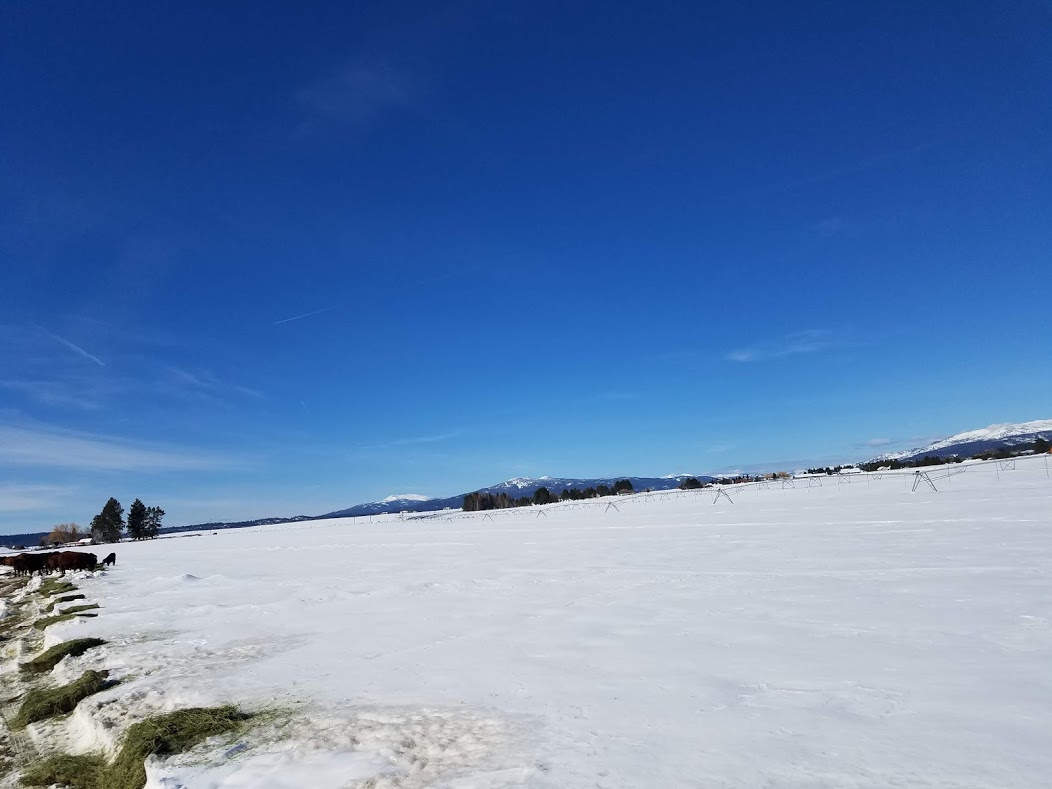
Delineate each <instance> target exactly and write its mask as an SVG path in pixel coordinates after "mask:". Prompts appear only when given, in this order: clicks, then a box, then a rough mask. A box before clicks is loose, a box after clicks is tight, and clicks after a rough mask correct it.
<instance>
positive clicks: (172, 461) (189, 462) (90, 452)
mask: <svg viewBox="0 0 1052 789" xmlns="http://www.w3.org/2000/svg"><path fill="white" fill-rule="evenodd" d="M0 465H7V466H15V467H25V466H38V467H44V468H56V469H78V470H81V471H139V472H157V471H209V470H221V469H226V470H230V469H236V468H245V467H247V466H250V465H251V462H250V460H249V459H248V458H245V457H237V456H233V455H224V454H218V453H215V452H212V451H203V450H196V449H193V448H190V447H178V446H171V445H164V444H150V443H145V442H138V441H128V440H124V439H120V438H113V437H109V436H97V435H92V434H88V433H76V432H72V431H64V430H59V429H55V428H51V427H40V426H33V427H19V426H7V425H0Z"/></svg>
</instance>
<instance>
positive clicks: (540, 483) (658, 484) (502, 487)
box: [321, 474, 712, 518]
mask: <svg viewBox="0 0 1052 789" xmlns="http://www.w3.org/2000/svg"><path fill="white" fill-rule="evenodd" d="M688 477H696V478H697V479H699V480H701V481H702V482H709V481H711V480H712V477H709V476H705V475H704V474H675V475H670V476H666V477H603V478H600V479H577V478H573V477H515V478H514V479H508V480H505V481H504V482H498V483H497V484H496V485H490V486H489V487H485V488H476V489H475V490H471V491H465V492H464V493H458V494H457V495H455V496H450V497H449V498H444V499H431V498H428V497H427V496H421V495H419V494H417V493H406V494H400V495H397V496H388V497H387V498H386V499H383V500H382V501H372V502H368V503H366V504H356V505H355V506H353V507H348V508H347V509H345V510H337V511H335V512H328V513H326V514H325V515H322V516H321V517H322V518H350V517H354V516H357V515H376V514H378V513H383V512H435V511H436V510H442V509H445V508H446V507H450V508H452V509H460V507H461V506H462V505H463V504H464V496H465V494H466V493H475V492H479V493H494V494H500V493H506V494H508V495H509V496H511V497H512V498H516V499H518V498H521V497H523V496H532V495H533V494H534V493H536V492H537V489H538V488H547V489H548V490H549V491H550V492H551V493H554V494H556V495H558V494H560V493H562V491H563V489H564V488H577V489H578V490H585V489H586V488H597V487H599V486H600V485H606V486H607V487H608V488H612V487H613V486H614V483H615V482H618V481H620V480H622V479H627V480H629V481H630V482H631V483H632V487H633V488H635V489H636V490H646V489H647V488H650V489H651V490H670V489H672V488H676V487H679V483H680V482H682V481H683V480H685V479H687V478H688Z"/></svg>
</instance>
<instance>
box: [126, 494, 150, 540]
mask: <svg viewBox="0 0 1052 789" xmlns="http://www.w3.org/2000/svg"><path fill="white" fill-rule="evenodd" d="M128 536H129V537H131V538H132V539H133V540H141V539H143V538H144V537H145V536H146V505H145V504H143V503H142V499H136V500H135V501H133V502H132V505H131V506H130V507H128Z"/></svg>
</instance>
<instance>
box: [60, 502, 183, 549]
mask: <svg viewBox="0 0 1052 789" xmlns="http://www.w3.org/2000/svg"><path fill="white" fill-rule="evenodd" d="M163 518H164V510H162V509H161V508H160V507H147V506H146V505H145V504H143V503H142V500H141V499H136V500H135V501H134V502H132V505H131V507H130V508H129V509H128V519H127V520H125V519H124V507H122V506H121V503H120V502H119V501H117V499H115V498H113V497H112V496H111V497H110V500H109V501H107V502H106V504H105V505H104V506H103V508H102V511H101V512H100V513H99V514H98V515H96V516H95V517H94V518H92V519H91V527H90V528H89V529H88V531H87V532H85V531H83V530H82V529H81V528H80V526H78V525H77V524H76V523H60V524H58V525H57V526H55V527H54V528H52V529H51V531H50V532H48V533H47V534H46V535H44V536H43V537H41V539H40V544H41V545H42V546H44V547H47V546H51V545H66V544H68V543H72V542H77V541H79V540H83V539H85V538H87V537H91V539H93V540H94V541H95V542H120V540H121V538H122V537H123V536H124V532H125V531H127V533H128V536H129V537H131V538H132V539H133V540H151V539H153V538H154V537H156V536H157V533H158V532H159V531H160V529H161V520H162V519H163Z"/></svg>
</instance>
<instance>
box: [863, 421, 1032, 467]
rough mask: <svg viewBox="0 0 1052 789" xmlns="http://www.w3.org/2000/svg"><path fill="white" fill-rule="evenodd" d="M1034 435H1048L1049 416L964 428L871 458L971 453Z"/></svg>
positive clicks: (1025, 440)
mask: <svg viewBox="0 0 1052 789" xmlns="http://www.w3.org/2000/svg"><path fill="white" fill-rule="evenodd" d="M1038 438H1045V439H1052V419H1038V420H1035V421H1033V422H1020V423H1018V424H1012V423H1005V424H1000V425H990V426H989V427H984V428H980V429H979V430H968V431H965V432H964V433H957V434H956V435H953V436H950V437H949V438H944V439H941V440H939V441H934V442H932V443H931V444H928V445H927V446H925V447H921V448H919V449H907V450H903V451H901V452H887V453H885V454H883V455H878V456H877V457H875V458H873V460H874V461H881V460H911V459H913V458H919V457H925V456H926V455H935V456H937V457H944V456H947V455H973V454H975V453H976V452H984V451H986V450H989V449H998V448H1000V447H1011V446H1017V445H1019V444H1029V443H1031V442H1033V441H1035V440H1036V439H1038Z"/></svg>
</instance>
